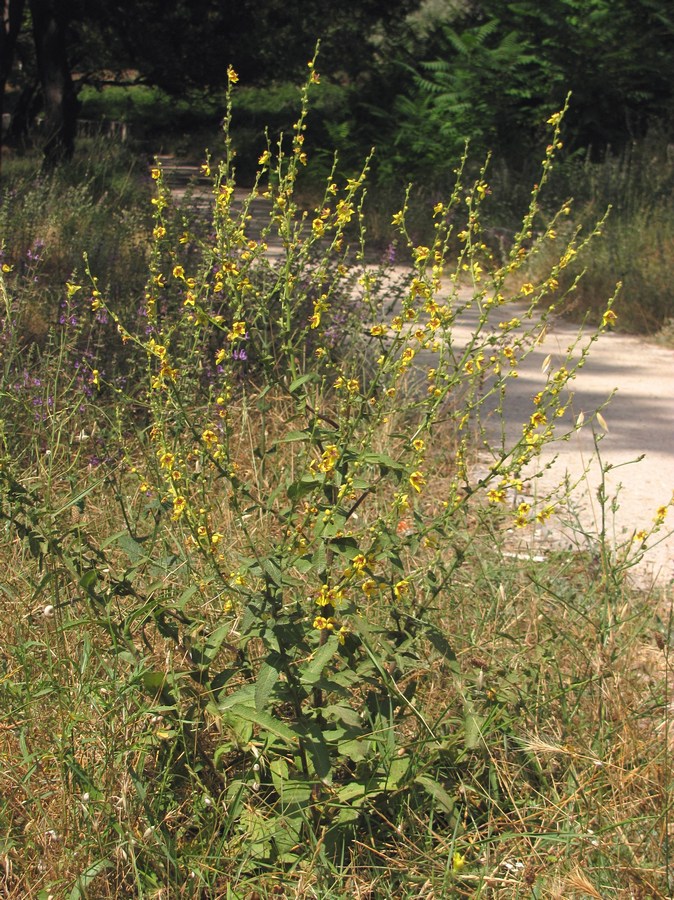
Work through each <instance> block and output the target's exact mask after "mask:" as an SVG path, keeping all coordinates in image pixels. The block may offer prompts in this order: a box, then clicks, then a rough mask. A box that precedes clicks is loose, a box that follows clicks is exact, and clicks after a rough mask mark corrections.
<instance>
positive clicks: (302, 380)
mask: <svg viewBox="0 0 674 900" xmlns="http://www.w3.org/2000/svg"><path fill="white" fill-rule="evenodd" d="M317 378H318V374H317V373H316V372H307V373H305V374H304V375H299V376H298V377H297V378H295V380H294V381H291V382H290V386H289V388H288V390H289V391H290V393H291V394H294V393H295V391H296V390H297V389H298V388H301V387H302V385H303V384H306V383H307V381H315V380H316V379H317Z"/></svg>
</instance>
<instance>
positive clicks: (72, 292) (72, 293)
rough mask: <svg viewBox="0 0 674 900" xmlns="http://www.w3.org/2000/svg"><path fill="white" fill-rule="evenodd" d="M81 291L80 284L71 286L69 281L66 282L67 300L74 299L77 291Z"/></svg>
mask: <svg viewBox="0 0 674 900" xmlns="http://www.w3.org/2000/svg"><path fill="white" fill-rule="evenodd" d="M81 290H82V285H80V284H73V283H72V282H70V281H66V291H67V292H68V299H69V300H70V298H71V297H74V296H75V294H76V293H77V292H78V291H81Z"/></svg>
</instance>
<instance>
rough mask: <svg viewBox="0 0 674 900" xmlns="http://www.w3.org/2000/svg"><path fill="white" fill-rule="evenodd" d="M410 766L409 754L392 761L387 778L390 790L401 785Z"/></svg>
mask: <svg viewBox="0 0 674 900" xmlns="http://www.w3.org/2000/svg"><path fill="white" fill-rule="evenodd" d="M409 768H410V758H409V756H398V757H395V758H394V759H393V760H392V761H391V765H390V766H389V770H388V773H387V779H386V786H387V787H388V788H389V790H395V789H396V788H398V787H400V783H401V782H402V781H404V780H405V776H406V775H407V773H408V771H409Z"/></svg>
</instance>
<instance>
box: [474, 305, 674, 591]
mask: <svg viewBox="0 0 674 900" xmlns="http://www.w3.org/2000/svg"><path fill="white" fill-rule="evenodd" d="M472 324H474V323H471V315H470V314H469V315H468V316H466V317H465V318H464V320H463V321H462V322H461V323H460V325H459V327H458V330H457V336H458V333H460V332H461V331H463V332H464V335H463V336H464V339H466V340H467V339H468V337H469V335H470V331H471V326H472ZM577 334H578V326H577V325H573V324H571V323H569V322H567V321H565V320H563V319H556V320H554V321H553V322H552V323H551V325H550V327H549V329H548V333H547V335H546V338H545V340H544V341H543V342H542V343H541V344H539V345H537V346H536V347H535V349H534V350H533V352H532V353H531V355H530V356H529V357H528V358H527V359H526V360H525V361H524V362H523V363H522V364H521V366H520V369H519V372H520V374H519V377H518V378H517V379H516V380H514V381H512V382H511V384H510V386H509V392H508V394H509V396H508V400H507V403H506V406H505V418H506V429H507V433H508V437H509V438H510V440H516V439H517V437H518V436H519V435H520V434H521V426H522V423H523V422H526V421H528V419H529V416H530V415H531V413H532V409H533V406H532V398H533V397H534V395H535V394H536V393H537V392H538V391H539V390H541V388H542V387H543V386H544V384H545V381H546V377H545V374H544V372H543V370H542V367H543V364H544V361H545V360H546V357H547V356H548V355H550V356H551V357H552V360H551V365H552V366H553V367H554V366H555V364H556V367H559V366H560V365H562V364H564V361H565V359H566V356H567V348H569V347H570V346H571V345H572V344H573V343H574V341H575V339H576V337H577ZM576 355H578V354H576ZM570 390H571V392H572V399H571V402H570V404H569V408H568V412H567V414H566V416H565V417H564V419H563V420H562V424H564V423H566V424H569V425H570V424H571V423H573V422H575V421H576V420H577V418H578V416H579V415H580V414H581V413H583V414H584V416H585V417H586V418H587V424H585V425H583V427H582V428H581V430H580V431H579V432H577V433H576V434H575V435H574V436H573V437H572V438H571V439H570V440H569V441H568V442H567V441H560V442H555V443H554V444H552V445H550V446H548V447H546V448H545V449H544V450H543V452H542V454H541V456H540V458H539V459H538V460H537V461H536V463H535V464H534V465H533V466H532V467H531V468H530V470H529V471H530V473H534V472H539V473H541V475H540V478H539V479H537V480H536V482H535V483H536V486H537V492H538V493H539V494H540V495H543V494H545V492H546V491H547V490H550V489H551V488H553V487H555V486H556V485H557V484H559V483H560V482H561V481H562V480H563V479H564V477H565V475H566V474H567V473H568V475H569V481H570V483H571V484H572V485H575V487H574V488H573V490H572V491H571V513H572V517H577V526H576V527H575V528H561V527H560V526H559V525H557V526H552V528H551V529H550V528H548V529H544V530H541V532H538V533H536V534H535V535H531V536H530V538H532V539H533V544H534V547H535V546H536V545H538V546H539V547H541V546H544V545H545V544H546V543H547V544H549V543H550V541H553V542H554V543H558V544H562V545H564V544H567V545H569V544H571V545H574V546H579V547H580V546H583V542H584V539H583V537H582V532H583V531H585V532H586V533H587V534H588V535H591V534H598V533H600V532H601V531H602V529H604V530H605V532H606V534H607V538H608V541H609V542H610V544H611V545H613V546H620V544H623V543H624V542H625V540H626V539H628V538H629V536H630V535H632V534H633V533H634V531H638V530H641V529H644V530H646V531H648V530H649V529H650V527H651V526H652V525H653V522H654V518H655V516H656V514H657V510H658V508H659V507H661V506H665V505H667V504H668V503H669V502H670V500H671V499H672V495H673V493H674V350H672V349H668V348H665V347H661V346H658V345H657V344H655V343H652V342H649V341H648V340H646V339H644V338H641V337H634V336H629V335H623V334H618V333H611V332H607V333H605V334H603V335H602V336H601V337H600V338H599V339H598V340H597V341H596V342H595V343H594V344H593V346H592V349H591V352H590V355H589V358H588V360H587V362H586V364H585V366H584V367H583V368H582V369H581V370H580V371H579V373H578V375H577V377H576V379H575V380H574V381H573V382H572V383H571V385H570ZM614 392H615V393H614ZM611 394H613V397H612V399H611V401H610V403H609V405H608V406H607V407H606V408H605V409H604V410H603V413H602V415H603V418H604V420H605V422H606V424H607V426H608V431H607V432H604V430H603V428H602V427H601V426H600V425H599V424H598V423H597V422H596V421H595V422H591V414H592V412H593V410H595V409H597V408H598V407H599V406H601V405H602V404H603V403H605V402H606V400H607V398H608V397H610V396H611ZM595 434H596V435H598V436H599V441H598V444H597V447H595V438H594V435H595ZM597 450H598V453H599V456H598V455H597ZM640 457H643V459H641V460H640V461H639V462H636V460H638V459H639V458H640ZM548 466H550V468H548ZM602 482H603V484H604V487H605V490H606V496H607V502H606V503H605V504H604V516H605V519H604V521H602V504H601V503H600V502H599V499H598V489H599V487H600V485H601V484H602ZM671 529H674V508H672V509H670V510H669V511H668V516H667V518H666V519H665V523H664V525H663V526H662V528H661V529H660V530H659V531H658V533H657V534H656V535H654V536H653V537H652V538H651V539H649V541H648V545H649V546H650V550H649V552H648V553H647V555H646V556H645V558H644V560H643V562H642V563H641V564H640V565H639V566H638V567H637V569H636V570H635V571H634V574H635V575H636V577H637V578H638V580H639V582H640V583H642V584H644V583H648V581H649V580H652V579H656V580H657V582H658V584H660V585H665V584H668V583H671V582H672V581H673V580H674V533H670V534H668V533H667V532H668V530H670V531H671Z"/></svg>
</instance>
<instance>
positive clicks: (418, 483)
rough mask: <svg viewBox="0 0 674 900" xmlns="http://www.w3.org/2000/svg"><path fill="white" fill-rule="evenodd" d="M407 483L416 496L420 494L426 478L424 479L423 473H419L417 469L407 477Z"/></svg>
mask: <svg viewBox="0 0 674 900" xmlns="http://www.w3.org/2000/svg"><path fill="white" fill-rule="evenodd" d="M409 482H410V484H411V485H412V487H413V488H414V490H415V491H416V492H417V493H418V494H420V493H421V489H422V488H423V486H424V485H425V484H426V478H425V477H424V474H423V472H420V471H419V470H418V469H417V471H416V472H412V474H411V475H410V477H409Z"/></svg>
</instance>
